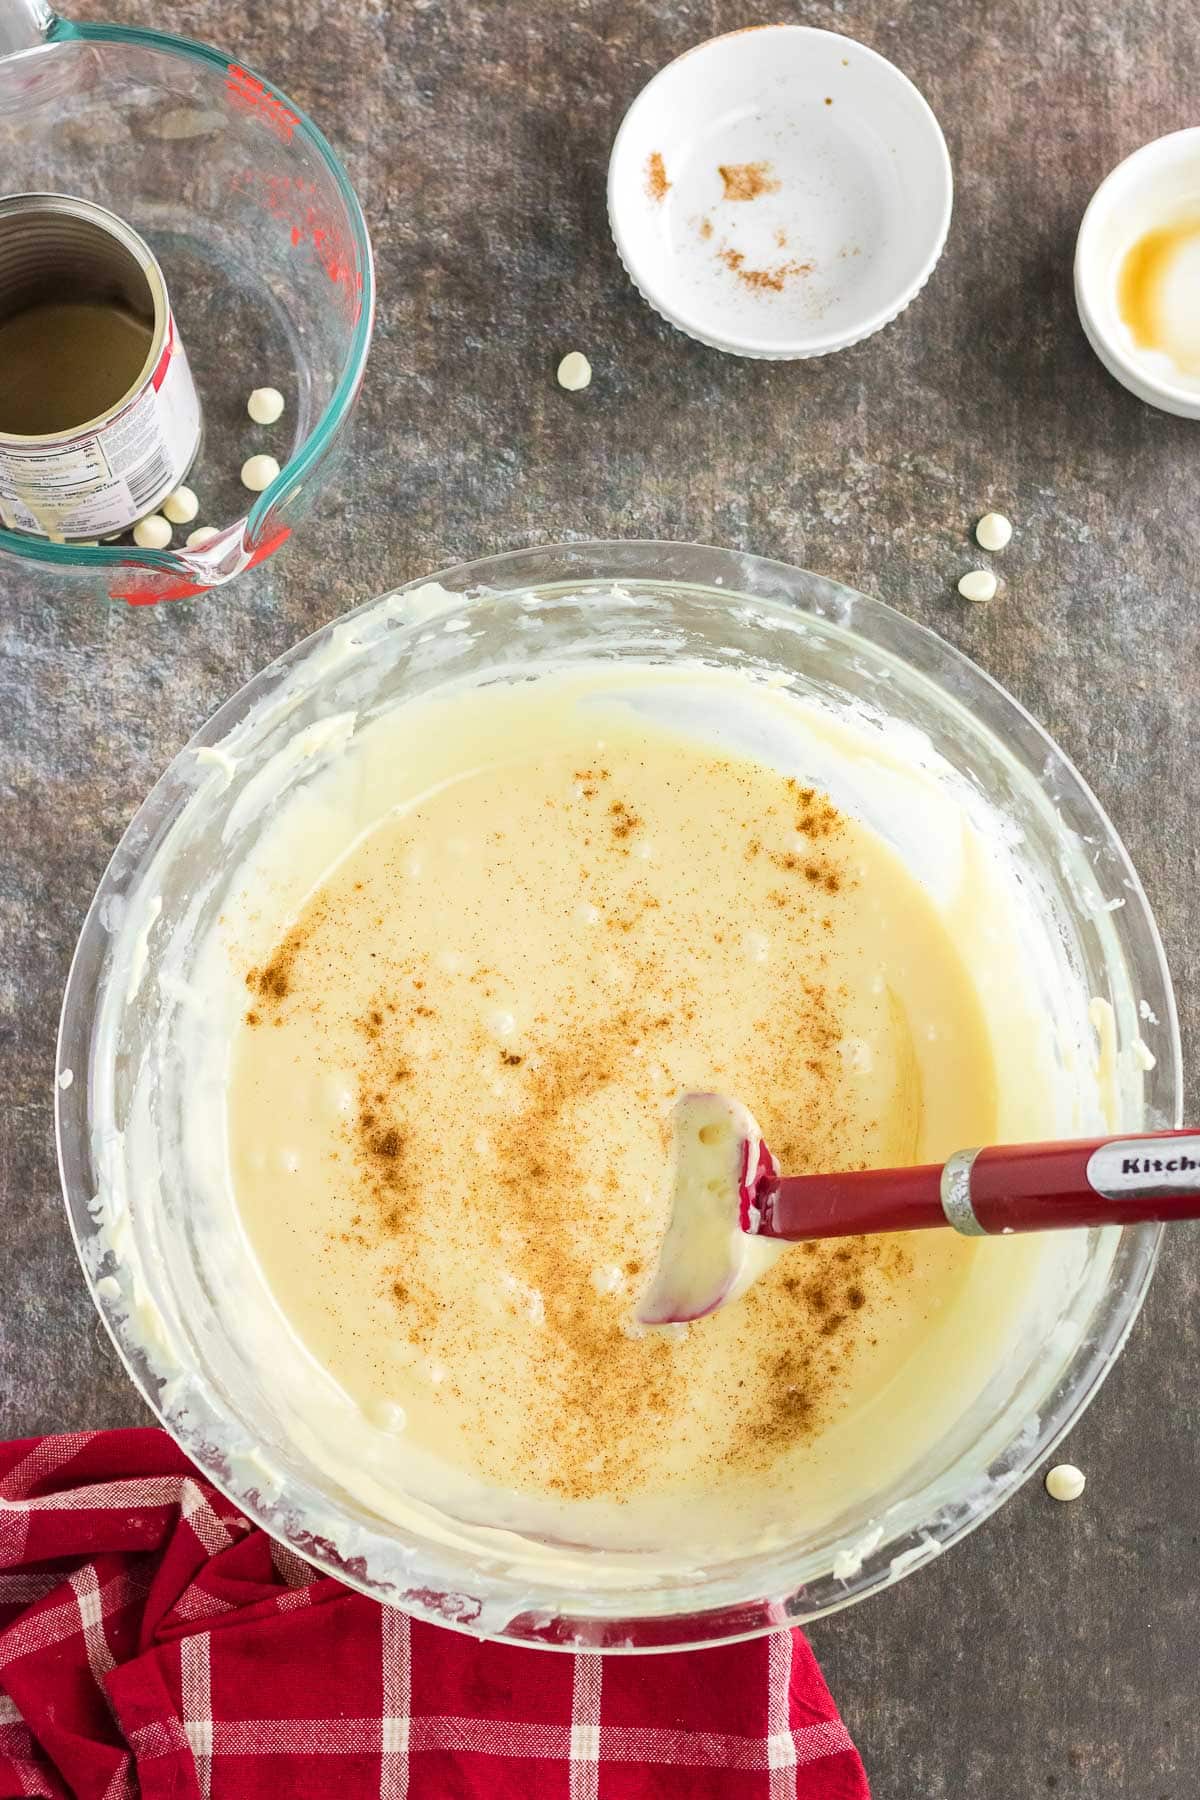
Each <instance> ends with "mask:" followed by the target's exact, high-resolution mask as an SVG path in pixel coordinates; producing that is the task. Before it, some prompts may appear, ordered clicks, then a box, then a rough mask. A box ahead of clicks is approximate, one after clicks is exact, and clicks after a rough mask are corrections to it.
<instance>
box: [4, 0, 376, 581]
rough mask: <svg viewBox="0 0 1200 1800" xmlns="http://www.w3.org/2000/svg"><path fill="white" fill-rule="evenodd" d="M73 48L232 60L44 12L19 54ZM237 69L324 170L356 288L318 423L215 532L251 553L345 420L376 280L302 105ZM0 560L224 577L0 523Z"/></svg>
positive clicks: (242, 65)
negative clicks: (339, 363)
mask: <svg viewBox="0 0 1200 1800" xmlns="http://www.w3.org/2000/svg"><path fill="white" fill-rule="evenodd" d="M72 43H82V44H117V45H138V46H141V47H142V48H145V49H150V50H159V51H165V52H170V53H171V54H172V55H180V56H187V57H190V58H193V59H195V60H199V61H201V62H205V63H209V64H211V65H212V66H213V67H214V68H217V69H222V70H228V69H229V68H230V66H231V62H233V61H234V59H231V57H230V56H229V55H227V54H226V53H225V52H223V51H221V50H217V49H215V48H214V47H213V46H212V45H211V44H202V43H200V42H198V41H197V40H196V39H194V38H185V37H178V36H176V35H175V34H174V33H171V32H165V31H148V30H145V29H143V28H142V27H140V26H136V27H135V26H125V25H105V24H99V25H96V24H90V23H76V22H75V21H74V20H67V19H62V18H59V17H58V15H57V14H51V16H50V23H49V27H48V29H47V32H46V36H45V39H44V40H43V42H42V43H40V44H36V45H34V46H33V47H31V48H30V49H28V50H25V51H22V52H21V54H22V55H23V56H26V57H31V58H33V57H38V56H42V55H44V54H45V53H46V52H47V51H48V50H50V51H53V50H54V49H56V48H58V47H59V46H62V45H68V44H72ZM236 67H237V68H239V69H241V70H242V71H243V72H244V73H245V74H246V75H247V76H249V77H250V78H251V79H252V80H253V81H255V82H257V83H258V84H259V85H260V86H261V87H262V88H263V89H265V91H266V92H267V93H269V94H272V95H274V96H275V98H276V99H277V100H278V101H279V102H280V103H281V105H283V106H284V107H286V109H287V111H288V112H289V113H291V114H292V116H293V118H294V120H295V123H296V126H297V127H298V129H299V131H300V133H301V134H302V136H303V137H304V138H305V139H306V141H307V142H308V143H309V144H310V145H311V147H312V149H313V150H314V151H315V152H316V154H317V156H318V158H319V159H320V161H321V162H322V163H323V164H324V166H325V168H326V170H327V171H328V173H329V176H330V178H331V180H332V182H333V184H334V186H335V187H336V189H337V191H338V193H339V195H340V196H341V199H342V203H343V204H344V206H345V208H346V213H347V217H348V219H349V222H350V228H351V233H352V236H353V241H354V252H355V264H356V268H355V274H356V277H357V279H358V280H359V281H360V282H361V286H360V288H359V310H358V317H357V319H356V320H355V321H354V330H353V333H352V336H351V339H350V346H349V349H348V350H347V353H346V360H345V365H344V367H343V369H342V373H341V376H340V377H339V379H338V383H337V386H336V387H335V388H334V391H333V393H332V394H331V395H330V397H329V399H328V401H327V402H326V404H325V407H324V409H323V410H322V412H321V415H320V417H319V418H318V419H317V420H316V421H315V423H314V425H313V428H312V430H311V431H310V432H309V434H308V436H307V437H306V438H305V440H304V442H303V443H302V444H301V445H299V447H298V448H297V449H296V451H295V452H294V453H293V455H291V456H290V457H289V458H288V460H287V462H286V463H284V464H283V466H282V467H281V469H280V471H279V473H278V475H277V476H276V477H275V479H274V481H272V482H271V484H270V486H269V487H267V488H266V489H265V490H264V491H263V492H262V493H261V494H256V495H254V496H253V504H252V505H251V506H250V507H249V508H248V510H247V512H246V514H245V516H244V518H243V519H242V520H240V521H239V520H231V521H230V524H229V525H228V526H225V527H222V530H226V531H227V530H231V529H233V528H234V526H236V525H238V524H241V526H242V536H243V540H244V542H245V544H246V546H247V547H248V548H250V549H253V548H254V547H255V546H256V545H257V544H258V543H259V542H260V541H262V539H263V537H264V532H265V529H266V526H267V524H268V522H269V520H270V517H271V514H272V513H273V512H274V510H275V508H276V507H277V506H279V505H280V504H282V502H283V501H284V500H286V499H287V498H288V497H289V496H290V495H291V494H292V493H293V492H294V491H295V489H296V488H297V487H298V486H299V484H300V483H301V481H303V479H304V477H305V476H306V475H307V473H308V471H309V469H310V468H311V467H312V466H313V464H314V463H315V462H316V461H317V460H318V458H319V457H320V456H323V455H324V453H325V450H326V447H327V445H328V444H329V443H330V441H331V440H332V438H333V437H334V435H335V433H336V432H337V430H338V428H339V427H340V426H341V425H342V424H343V422H344V421H345V419H346V418H347V416H348V415H349V412H350V408H351V406H352V405H353V403H354V399H355V396H356V395H357V393H358V390H359V388H360V387H361V386H362V379H363V373H364V371H365V369H366V363H367V352H368V350H369V348H370V344H371V334H372V331H373V329H374V322H375V304H376V282H375V257H374V251H373V250H372V247H371V235H370V232H369V230H368V228H367V221H366V216H365V214H364V213H363V209H362V203H361V201H360V200H359V198H358V195H357V194H356V193H355V191H354V187H353V185H352V183H351V181H350V177H349V175H348V174H347V173H346V169H345V167H344V165H343V163H342V161H341V158H340V157H339V156H338V155H337V153H336V151H335V150H334V149H333V146H332V145H331V144H330V142H329V139H328V138H327V137H326V136H325V134H324V132H323V131H322V130H321V128H320V126H318V125H316V124H315V123H314V122H313V120H312V119H310V118H309V116H308V114H307V113H306V112H305V110H304V109H303V107H301V106H298V105H297V103H296V102H295V101H294V100H292V99H291V98H290V97H289V96H288V95H287V94H284V93H282V92H281V91H280V89H279V88H277V87H276V86H275V84H274V82H273V81H270V80H269V79H268V78H267V77H266V76H265V75H262V74H260V73H259V71H258V69H257V68H255V67H254V66H253V65H252V64H250V63H248V62H243V61H242V60H241V59H240V58H238V59H236ZM135 229H136V227H135ZM151 250H153V245H151ZM185 479H186V477H185ZM0 554H3V555H7V556H15V557H18V558H20V559H21V561H22V562H24V563H26V564H27V565H32V566H33V567H38V566H39V565H40V566H43V567H45V568H47V569H53V570H58V571H59V572H60V573H65V572H66V571H67V570H73V571H75V572H76V573H77V574H78V573H83V574H86V573H89V572H90V573H92V574H101V575H103V574H104V573H105V572H106V571H107V572H108V573H109V574H115V573H116V572H117V571H118V570H122V569H130V568H139V569H147V570H153V571H156V572H159V573H163V574H168V575H172V576H176V577H179V578H182V579H183V580H196V579H199V580H201V581H202V582H203V584H204V586H206V587H212V586H219V585H221V582H222V580H223V579H227V578H224V577H218V578H217V579H216V580H214V579H213V571H212V570H211V569H209V568H207V567H205V566H203V565H202V564H200V563H199V562H197V560H196V554H195V553H189V552H188V551H187V550H186V549H184V550H174V549H170V550H143V549H142V548H141V547H140V546H137V545H132V544H126V545H113V544H82V543H73V544H70V543H67V544H56V543H53V542H51V540H50V539H49V538H40V537H36V536H34V535H32V534H30V533H28V532H19V531H8V530H6V529H5V527H4V526H3V525H0ZM238 572H241V571H240V570H239V571H238Z"/></svg>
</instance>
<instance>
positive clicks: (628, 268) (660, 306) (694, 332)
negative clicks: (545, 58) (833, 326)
mask: <svg viewBox="0 0 1200 1800" xmlns="http://www.w3.org/2000/svg"><path fill="white" fill-rule="evenodd" d="M764 33H778V34H781V35H786V36H788V37H790V38H792V39H797V38H802V39H806V40H809V41H812V40H816V39H824V40H828V41H830V42H832V43H837V44H848V45H850V46H851V47H852V48H853V50H854V51H855V52H856V53H857V54H858V55H860V56H862V57H865V58H866V59H867V60H868V61H870V62H873V63H875V64H877V65H878V66H879V67H881V68H883V69H885V70H886V71H887V72H888V76H889V78H891V79H894V80H895V82H896V84H897V87H898V90H899V91H900V92H901V93H902V94H903V95H904V97H905V99H906V100H907V101H908V102H909V103H910V104H911V106H912V109H913V117H914V119H915V120H917V121H919V123H920V125H921V126H922V128H923V129H924V130H925V132H926V134H927V137H928V140H929V142H930V144H931V145H932V146H933V148H934V152H935V155H936V157H937V161H938V163H939V166H940V169H941V173H942V176H943V180H944V192H943V194H942V204H941V206H940V208H939V213H938V220H937V225H936V228H935V230H934V232H933V234H932V236H931V240H930V247H929V249H928V251H927V253H926V255H925V256H924V258H923V259H922V262H921V265H920V268H919V270H918V272H917V274H916V276H915V277H913V278H911V279H910V280H909V281H907V282H905V283H904V284H902V285H901V286H900V287H898V288H897V289H896V290H895V292H894V293H893V294H892V295H891V296H890V297H889V298H888V299H887V300H886V301H884V302H883V303H882V304H881V305H880V306H878V307H876V308H875V310H874V311H873V312H871V313H869V314H867V315H866V316H865V317H864V318H862V319H860V320H858V321H857V322H856V323H855V324H853V325H851V326H848V327H846V328H844V329H843V330H841V331H825V332H820V331H813V332H809V333H806V334H800V335H796V336H794V337H792V338H789V339H787V340H783V341H780V340H779V339H767V338H762V337H757V336H755V335H753V334H752V333H749V332H745V333H743V332H739V333H737V334H736V335H735V336H730V337H717V336H716V335H715V334H713V332H712V331H711V328H710V327H709V326H708V325H707V324H706V323H705V321H704V319H703V318H698V317H697V316H695V315H694V314H692V313H691V312H689V310H688V309H687V308H686V307H683V306H680V305H678V304H675V303H673V302H672V301H671V300H670V299H669V298H667V297H666V296H665V295H664V293H663V291H662V289H661V287H660V286H658V285H657V284H656V283H654V282H652V281H650V280H648V279H647V277H646V274H645V270H644V268H643V267H642V266H641V264H640V262H639V259H638V257H637V256H636V254H635V253H634V251H633V248H632V245H631V240H630V235H629V233H628V232H627V231H626V229H625V225H624V220H623V204H622V201H623V196H622V194H621V192H620V182H619V175H618V161H619V158H620V152H621V151H622V149H623V146H624V142H625V139H626V138H627V136H629V135H631V134H632V131H633V129H634V127H635V125H636V123H637V115H638V114H640V113H641V111H642V110H643V108H644V107H646V106H647V105H649V104H652V97H653V92H654V90H655V88H656V87H657V86H658V84H659V83H660V82H663V81H665V80H666V79H667V77H668V76H670V75H671V74H672V73H673V72H674V71H675V70H676V69H678V68H679V67H680V65H681V64H683V63H686V62H687V61H688V60H689V58H691V57H694V56H698V55H701V54H703V53H704V52H706V51H709V50H712V49H714V48H715V47H717V46H718V45H720V44H726V43H729V42H731V41H732V40H733V39H735V38H744V37H748V36H751V35H760V34H764ZM607 203H608V220H609V228H610V230H611V232H612V236H613V241H614V243H615V245H616V249H617V254H618V256H619V257H620V259H621V264H622V267H623V268H624V270H625V272H626V274H627V275H628V276H629V279H630V280H631V281H632V282H633V284H634V286H635V287H636V288H637V290H638V292H639V293H640V294H641V296H642V298H643V299H644V300H645V301H646V302H647V304H648V305H650V306H652V307H653V308H654V310H655V311H656V312H658V313H660V314H661V316H662V317H663V318H664V319H666V320H667V322H668V323H669V324H671V325H674V326H675V327H676V329H677V330H679V331H682V332H685V333H686V334H687V336H689V337H692V338H695V339H697V340H698V341H699V342H700V343H702V344H707V345H708V346H709V347H710V348H711V349H714V350H723V351H726V352H728V353H731V354H733V355H736V356H751V357H757V358H761V359H763V360H764V361H766V360H773V361H780V362H784V361H803V360H806V359H807V358H809V357H815V356H829V355H833V354H834V353H835V352H837V351H838V350H848V349H850V348H851V347H852V346H853V345H855V344H859V343H862V341H863V340H864V339H865V338H868V337H873V336H874V335H875V333H876V332H877V331H882V330H883V328H884V326H885V325H890V324H891V323H892V321H893V320H894V319H896V318H898V317H899V315H900V314H901V313H902V312H903V311H904V310H905V308H906V307H908V306H910V305H911V304H912V302H913V301H914V300H915V299H916V297H917V295H918V294H919V293H920V292H921V290H922V289H923V288H924V287H925V285H926V283H927V282H928V280H929V277H930V276H931V275H932V273H933V271H934V269H935V268H936V266H937V264H938V262H939V260H940V258H941V255H942V251H943V250H944V249H945V247H946V239H947V237H948V236H949V232H950V221H951V217H952V215H953V211H954V169H953V165H952V163H951V161H950V151H949V149H948V147H947V144H946V138H945V133H944V132H943V131H942V127H941V124H940V123H939V121H938V118H937V115H936V113H935V112H934V111H933V108H932V107H931V106H930V104H929V102H928V100H926V98H925V96H924V94H923V93H922V92H921V90H920V88H918V87H917V85H916V83H915V82H914V81H913V79H912V77H911V76H909V75H906V74H905V72H904V70H903V69H901V68H900V67H899V66H898V65H897V64H896V63H894V62H892V61H891V59H890V58H889V57H886V56H884V55H883V54H882V53H881V52H880V51H878V50H874V49H872V48H871V46H870V45H869V44H864V43H862V42H860V40H859V39H857V38H852V37H849V36H848V35H847V34H846V33H845V32H842V31H828V30H826V29H825V28H824V27H822V26H816V25H798V24H779V25H750V26H744V27H742V28H741V29H740V30H735V31H726V32H721V33H720V34H719V35H718V36H716V37H711V38H706V39H704V40H703V42H701V43H699V44H693V45H691V46H690V48H689V49H687V50H684V51H682V52H681V53H680V54H679V55H678V56H676V57H674V58H672V60H671V61H670V62H668V63H664V64H663V66H662V68H660V69H658V70H656V72H655V73H654V74H653V75H652V76H651V77H650V79H649V81H647V82H646V83H645V85H644V86H643V87H642V88H640V89H639V91H638V92H637V93H636V94H635V95H634V97H633V99H632V100H631V101H630V103H629V106H628V107H627V108H626V111H625V114H624V117H623V118H622V120H621V123H620V125H619V126H618V128H617V133H616V136H615V137H614V139H613V146H612V150H611V151H610V153H609V159H608V179H607Z"/></svg>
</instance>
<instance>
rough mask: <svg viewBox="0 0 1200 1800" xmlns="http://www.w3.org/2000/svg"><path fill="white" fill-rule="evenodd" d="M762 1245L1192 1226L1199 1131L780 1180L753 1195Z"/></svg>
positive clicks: (1017, 1148)
mask: <svg viewBox="0 0 1200 1800" xmlns="http://www.w3.org/2000/svg"><path fill="white" fill-rule="evenodd" d="M757 1199H758V1204H759V1206H760V1207H761V1214H762V1218H761V1223H760V1225H759V1230H760V1231H761V1233H762V1234H763V1236H765V1237H773V1238H782V1239H787V1240H790V1241H793V1242H795V1241H798V1240H800V1239H802V1238H817V1237H858V1236H862V1235H864V1234H866V1233H868V1232H875V1231H920V1230H926V1229H928V1228H929V1227H931V1226H935V1225H953V1226H954V1228H955V1229H956V1230H957V1231H961V1232H963V1233H964V1234H965V1235H966V1236H969V1237H995V1236H1000V1235H1007V1233H1009V1232H1013V1231H1054V1230H1056V1229H1063V1228H1066V1227H1069V1226H1087V1225H1136V1224H1138V1223H1140V1222H1141V1221H1142V1220H1146V1219H1163V1220H1168V1219H1197V1218H1200V1132H1196V1131H1166V1132H1161V1131H1160V1132H1153V1133H1147V1134H1145V1135H1142V1136H1129V1137H1119V1138H1089V1139H1085V1140H1079V1141H1072V1142H1069V1143H1061V1144H1002V1145H997V1146H996V1147H995V1148H993V1149H989V1150H960V1151H958V1152H957V1154H956V1155H954V1156H952V1157H951V1158H950V1160H949V1161H948V1162H947V1163H945V1164H944V1165H943V1164H939V1163H926V1164H924V1165H922V1166H921V1167H919V1168H914V1169H863V1170H858V1171H853V1172H851V1173H848V1174H842V1175H795V1176H785V1177H784V1178H783V1179H782V1180H779V1181H776V1182H775V1183H774V1185H773V1186H771V1187H768V1186H767V1185H766V1184H765V1183H764V1186H763V1188H762V1189H761V1190H760V1192H759V1194H758V1196H757Z"/></svg>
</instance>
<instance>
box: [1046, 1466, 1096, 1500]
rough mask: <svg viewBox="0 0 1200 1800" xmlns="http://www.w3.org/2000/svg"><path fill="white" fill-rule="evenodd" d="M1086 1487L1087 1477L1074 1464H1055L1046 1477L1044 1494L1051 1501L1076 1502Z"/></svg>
mask: <svg viewBox="0 0 1200 1800" xmlns="http://www.w3.org/2000/svg"><path fill="white" fill-rule="evenodd" d="M1086 1486H1087V1476H1086V1475H1085V1474H1084V1472H1083V1470H1082V1469H1077V1468H1076V1467H1075V1464H1074V1463H1055V1465H1054V1467H1053V1468H1052V1469H1051V1471H1050V1473H1049V1474H1048V1475H1047V1477H1046V1492H1047V1493H1048V1494H1049V1496H1050V1498H1051V1499H1052V1500H1078V1498H1079V1496H1080V1494H1082V1492H1083V1490H1084V1488H1085V1487H1086Z"/></svg>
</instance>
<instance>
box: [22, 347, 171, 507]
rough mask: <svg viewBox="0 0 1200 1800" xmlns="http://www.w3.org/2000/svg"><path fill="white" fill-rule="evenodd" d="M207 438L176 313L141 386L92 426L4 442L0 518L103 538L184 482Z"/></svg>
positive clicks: (154, 505) (163, 498) (155, 503)
mask: <svg viewBox="0 0 1200 1800" xmlns="http://www.w3.org/2000/svg"><path fill="white" fill-rule="evenodd" d="M199 442H200V402H199V399H198V398H197V395H196V388H195V384H194V383H193V381H192V372H191V369H190V368H189V367H188V359H187V353H186V351H185V350H184V348H183V345H182V343H181V342H180V339H179V334H178V332H177V331H176V329H175V319H174V315H173V314H168V317H167V330H166V336H165V341H164V343H163V349H162V354H161V356H160V357H159V359H158V362H157V364H156V365H155V368H154V371H153V373H152V374H151V375H150V376H149V377H148V378H147V380H146V381H145V383H144V385H143V387H142V388H141V390H140V391H139V392H138V393H136V394H134V395H133V396H132V398H131V399H130V400H129V401H128V402H127V404H126V405H125V406H124V407H122V409H121V411H120V412H119V413H117V414H116V415H115V417H113V418H111V419H106V420H105V421H104V422H103V423H102V424H100V425H98V426H96V427H95V428H94V429H92V430H88V431H82V432H79V433H77V434H76V435H74V436H71V437H62V438H58V439H54V440H47V439H42V440H41V441H39V442H34V441H30V442H28V443H27V444H23V445H19V446H18V445H15V444H12V443H0V518H2V519H3V521H4V523H5V525H6V526H7V527H8V528H9V530H10V531H36V532H38V533H39V534H40V535H41V536H42V537H50V538H72V537H75V538H79V537H86V538H98V537H105V536H111V535H113V534H114V533H116V532H120V531H126V530H128V528H129V527H130V526H131V525H133V524H135V523H136V522H137V520H138V519H141V518H144V517H145V515H146V514H147V513H148V512H153V511H154V509H155V507H156V506H157V505H158V504H159V503H160V501H162V500H165V499H166V497H167V495H168V494H169V493H171V491H172V490H173V489H174V488H177V487H178V486H179V483H180V482H181V481H182V480H183V477H184V476H185V475H186V473H187V471H188V469H189V468H190V467H191V463H192V459H193V457H194V456H195V454H196V450H197V447H198V445H199Z"/></svg>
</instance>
